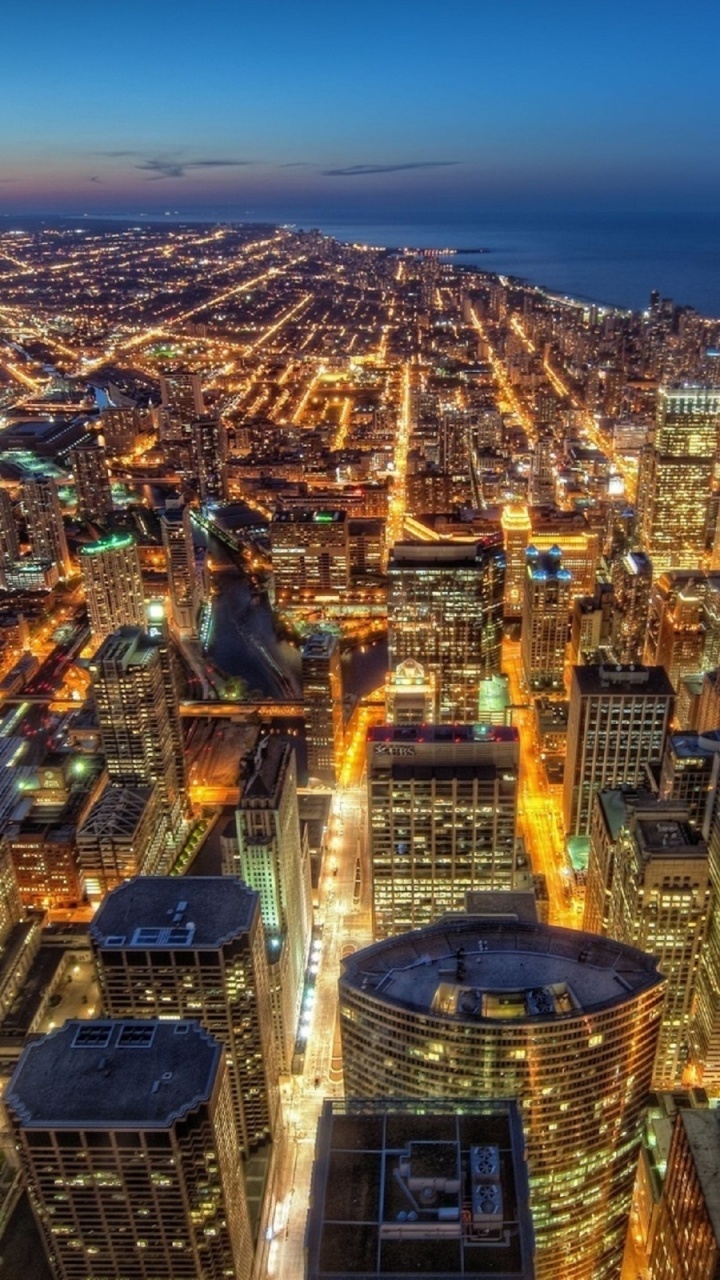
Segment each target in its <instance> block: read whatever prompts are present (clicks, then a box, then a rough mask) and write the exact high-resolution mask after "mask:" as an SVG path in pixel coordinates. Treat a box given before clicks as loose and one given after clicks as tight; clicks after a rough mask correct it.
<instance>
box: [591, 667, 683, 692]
mask: <svg viewBox="0 0 720 1280" xmlns="http://www.w3.org/2000/svg"><path fill="white" fill-rule="evenodd" d="M575 685H577V686H578V687H579V689H580V693H581V694H582V695H589V694H598V693H602V694H614V695H616V696H617V695H618V694H632V695H633V697H638V698H647V697H657V696H658V695H665V696H666V697H668V698H670V697H672V696H673V693H674V690H673V686H672V683H671V681H670V677H669V676H668V674H667V672H666V670H665V668H664V667H644V666H641V664H640V663H630V664H629V665H626V666H621V665H620V664H619V663H618V664H614V663H605V664H599V665H589V666H582V667H573V686H575Z"/></svg>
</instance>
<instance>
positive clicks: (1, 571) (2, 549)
mask: <svg viewBox="0 0 720 1280" xmlns="http://www.w3.org/2000/svg"><path fill="white" fill-rule="evenodd" d="M19 555H20V541H19V538H18V531H17V525H16V524H15V516H14V515H13V504H12V501H11V499H10V494H9V493H8V492H7V489H0V587H3V588H4V587H5V585H6V583H5V570H6V569H9V568H10V565H11V564H13V562H14V561H15V560H17V558H18V556H19Z"/></svg>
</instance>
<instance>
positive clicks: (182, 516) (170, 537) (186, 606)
mask: <svg viewBox="0 0 720 1280" xmlns="http://www.w3.org/2000/svg"><path fill="white" fill-rule="evenodd" d="M160 529H161V531H162V540H163V547H164V549H165V562H166V565H167V575H168V587H169V595H170V617H171V620H172V627H173V631H175V632H176V634H177V635H179V636H180V637H181V638H182V639H190V638H192V637H193V636H196V635H197V615H198V609H199V606H200V589H199V583H198V577H197V570H196V568H195V547H194V545H193V536H192V525H191V522H190V508H189V507H179V506H177V507H166V508H165V510H164V512H163V514H162V515H161V517H160Z"/></svg>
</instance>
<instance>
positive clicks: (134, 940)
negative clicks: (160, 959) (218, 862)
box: [90, 876, 259, 951]
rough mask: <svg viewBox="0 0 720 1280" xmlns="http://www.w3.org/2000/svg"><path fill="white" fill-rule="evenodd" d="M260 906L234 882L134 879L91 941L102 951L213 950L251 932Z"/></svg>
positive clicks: (114, 899)
mask: <svg viewBox="0 0 720 1280" xmlns="http://www.w3.org/2000/svg"><path fill="white" fill-rule="evenodd" d="M258 903H259V897H258V894H257V893H255V891H254V890H253V889H249V888H248V886H247V885H246V884H244V883H243V881H242V880H239V879H236V878H235V877H234V876H135V877H134V878H133V879H132V880H126V881H125V882H124V884H121V885H118V887H117V888H116V889H113V890H112V891H111V892H110V893H109V894H108V895H107V897H106V898H105V899H104V900H103V902H102V903H101V905H100V907H99V909H98V911H97V914H96V915H95V918H94V919H93V921H92V924H91V925H90V937H91V938H92V940H93V942H94V943H95V945H96V946H98V947H102V948H105V947H118V948H122V949H123V950H125V949H126V948H137V949H138V950H142V951H152V950H154V949H156V948H160V949H162V950H165V951H167V950H176V949H178V948H192V949H193V950H197V949H203V948H205V949H213V950H215V949H216V948H218V947H220V946H222V945H223V944H224V943H227V942H230V941H232V939H233V938H239V937H242V935H243V934H245V933H247V932H248V930H249V929H250V927H251V926H252V923H253V920H254V918H255V914H256V912H257V911H258V910H259V906H258Z"/></svg>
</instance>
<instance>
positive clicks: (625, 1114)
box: [340, 916, 665, 1280]
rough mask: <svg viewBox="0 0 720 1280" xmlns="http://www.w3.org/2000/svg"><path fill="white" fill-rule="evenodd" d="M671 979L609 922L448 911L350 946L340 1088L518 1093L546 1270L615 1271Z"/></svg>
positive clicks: (343, 990) (598, 1279)
mask: <svg viewBox="0 0 720 1280" xmlns="http://www.w3.org/2000/svg"><path fill="white" fill-rule="evenodd" d="M664 995H665V989H664V980H663V978H662V976H661V974H660V973H659V972H658V969H657V963H656V961H655V960H654V959H653V958H652V957H651V956H647V955H645V954H644V953H643V952H641V951H638V950H636V949H635V948H634V947H629V946H625V945H622V944H620V943H617V942H615V941H613V940H612V939H610V938H601V937H596V936H595V935H594V934H590V933H584V932H581V931H574V930H569V929H560V928H556V927H553V926H550V925H543V924H537V923H525V922H517V921H509V920H502V919H499V918H498V917H495V918H494V919H489V918H480V917H472V916H462V917H460V916H451V917H446V918H445V919H444V920H441V921H439V922H438V923H436V924H434V925H431V926H429V927H427V928H425V929H418V930H415V931H413V932H412V933H406V934H402V935H400V936H398V937H393V938H388V939H385V940H383V941H382V942H377V943H375V944H374V945H373V946H371V947H368V948H366V949H365V950H364V951H360V952H356V953H355V954H353V955H351V956H349V957H347V958H346V959H345V960H344V962H343V973H342V976H341V978H340V1020H341V1029H342V1042H343V1062H344V1070H345V1091H346V1096H347V1097H348V1098H352V1097H356V1098H368V1097H406V1098H411V1097H412V1098H430V1097H434V1098H454V1099H457V1098H462V1097H468V1098H473V1099H481V1098H515V1099H517V1100H518V1102H519V1103H520V1107H521V1112H522V1114H523V1123H524V1129H525V1140H526V1144H527V1159H528V1167H529V1171H530V1196H531V1207H532V1211H533V1222H534V1227H535V1236H536V1244H537V1275H538V1277H539V1280H610V1277H617V1276H619V1274H620V1266H621V1261H622V1255H623V1248H624V1243H625V1233H626V1228H627V1219H628V1214H629V1210H630V1198H631V1195H632V1188H633V1181H634V1177H635V1166H636V1163H637V1153H638V1146H639V1141H640V1130H639V1126H640V1121H641V1118H642V1113H643V1108H644V1105H645V1100H646V1096H647V1093H648V1090H649V1088H650V1080H651V1076H652V1068H653V1060H654V1057H655V1050H656V1045H657V1039H658V1030H659V1026H660V1017H661V1013H662V1008H663V1001H664Z"/></svg>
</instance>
